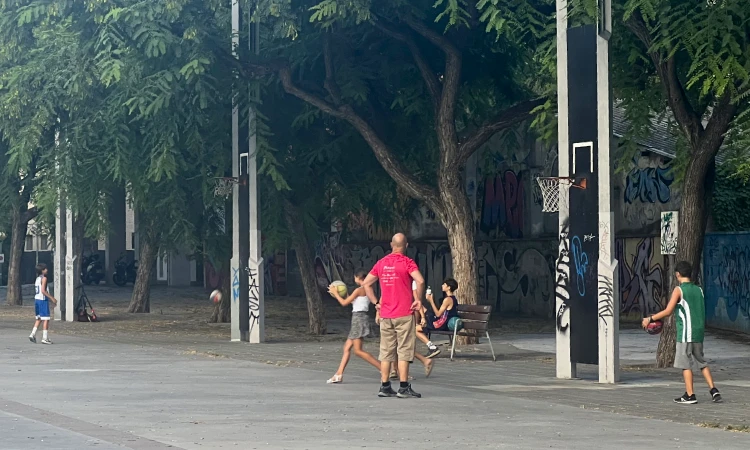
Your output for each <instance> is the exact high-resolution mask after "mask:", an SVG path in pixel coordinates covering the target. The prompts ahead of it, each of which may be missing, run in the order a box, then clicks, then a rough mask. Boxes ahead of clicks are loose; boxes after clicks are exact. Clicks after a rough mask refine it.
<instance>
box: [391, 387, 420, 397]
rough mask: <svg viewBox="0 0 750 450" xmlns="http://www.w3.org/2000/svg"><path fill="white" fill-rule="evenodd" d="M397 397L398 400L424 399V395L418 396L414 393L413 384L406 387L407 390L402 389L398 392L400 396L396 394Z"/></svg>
mask: <svg viewBox="0 0 750 450" xmlns="http://www.w3.org/2000/svg"><path fill="white" fill-rule="evenodd" d="M396 397H398V398H422V394H418V393H416V392H414V390H412V388H411V384H410V385H408V386H406V387H405V388H400V389H399V390H398V394H396Z"/></svg>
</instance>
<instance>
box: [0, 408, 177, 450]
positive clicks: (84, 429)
mask: <svg viewBox="0 0 750 450" xmlns="http://www.w3.org/2000/svg"><path fill="white" fill-rule="evenodd" d="M0 411H3V412H5V413H8V414H12V415H15V416H19V417H23V418H26V419H29V420H35V421H37V422H41V423H44V424H47V425H51V426H53V427H57V428H61V429H63V430H68V431H72V432H74V433H78V434H81V435H84V436H89V437H92V438H94V439H98V440H100V441H103V442H107V443H110V444H115V445H121V446H123V447H125V448H129V449H132V450H164V449H181V448H182V447H177V446H174V445H169V444H163V443H161V442H158V441H153V440H151V439H148V438H144V437H141V436H137V435H135V434H131V433H126V432H123V431H118V430H115V429H113V428H108V427H104V426H100V425H94V424H93V423H89V422H85V421H83V420H78V419H74V418H72V417H67V416H64V415H62V414H57V413H54V412H51V411H45V410H43V409H39V408H34V407H33V406H28V405H24V404H22V403H18V402H14V401H11V400H7V399H4V398H0Z"/></svg>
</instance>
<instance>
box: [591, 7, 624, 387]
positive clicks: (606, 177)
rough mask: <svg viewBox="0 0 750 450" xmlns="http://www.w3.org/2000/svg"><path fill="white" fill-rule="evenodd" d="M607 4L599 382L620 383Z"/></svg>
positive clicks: (601, 99) (600, 100) (600, 115)
mask: <svg viewBox="0 0 750 450" xmlns="http://www.w3.org/2000/svg"><path fill="white" fill-rule="evenodd" d="M611 5H612V3H611V0H602V1H600V2H599V8H600V11H599V33H598V36H597V38H596V85H597V89H596V102H597V129H598V136H597V141H598V146H599V155H598V156H599V173H598V178H599V263H598V267H597V269H598V274H597V275H598V281H597V286H598V295H599V298H598V306H599V308H598V310H599V330H598V332H599V333H598V334H599V382H600V383H616V382H618V381H619V379H620V342H619V335H620V301H619V297H620V289H619V288H618V286H617V281H618V280H617V278H618V277H615V273H616V272H615V270H616V269H617V260H616V259H615V258H614V255H615V253H614V237H615V234H614V214H613V213H612V188H611V186H612V183H611V182H610V181H611V179H610V176H611V173H612V170H611V163H610V148H611V144H612V140H613V136H612V89H611V87H610V67H609V38H610V36H611V34H612V7H611Z"/></svg>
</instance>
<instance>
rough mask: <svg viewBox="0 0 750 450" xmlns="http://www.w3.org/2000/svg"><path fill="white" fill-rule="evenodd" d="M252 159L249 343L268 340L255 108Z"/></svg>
mask: <svg viewBox="0 0 750 450" xmlns="http://www.w3.org/2000/svg"><path fill="white" fill-rule="evenodd" d="M250 127H251V128H250V129H251V130H253V133H252V134H251V135H250V147H249V153H250V160H249V161H248V165H249V167H248V174H249V192H250V196H249V197H250V198H249V200H250V258H249V261H248V265H247V268H248V272H247V275H248V299H249V301H250V343H251V344H258V343H261V342H264V341H265V340H266V332H265V329H266V324H265V316H266V313H265V298H264V295H265V289H263V288H264V286H263V284H264V276H263V275H264V269H263V256H262V254H261V240H260V203H259V195H258V168H257V159H256V155H257V153H258V152H257V136H256V133H255V132H254V130H255V111H253V110H251V111H250Z"/></svg>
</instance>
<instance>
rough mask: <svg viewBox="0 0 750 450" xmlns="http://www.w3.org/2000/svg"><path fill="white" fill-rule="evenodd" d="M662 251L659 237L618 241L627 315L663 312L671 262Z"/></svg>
mask: <svg viewBox="0 0 750 450" xmlns="http://www.w3.org/2000/svg"><path fill="white" fill-rule="evenodd" d="M658 248H659V238H654V237H648V238H628V239H616V240H615V258H616V259H617V260H618V261H619V264H618V267H619V269H618V273H619V287H620V294H621V303H620V312H621V313H622V314H623V315H627V314H631V313H639V314H640V315H641V316H646V315H648V314H653V313H656V312H659V311H660V310H661V309H662V305H663V304H664V298H665V296H666V289H668V288H669V283H668V280H667V278H666V277H668V276H669V267H668V261H669V260H668V259H665V258H664V257H663V256H662V255H660V254H657V252H656V249H658Z"/></svg>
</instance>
